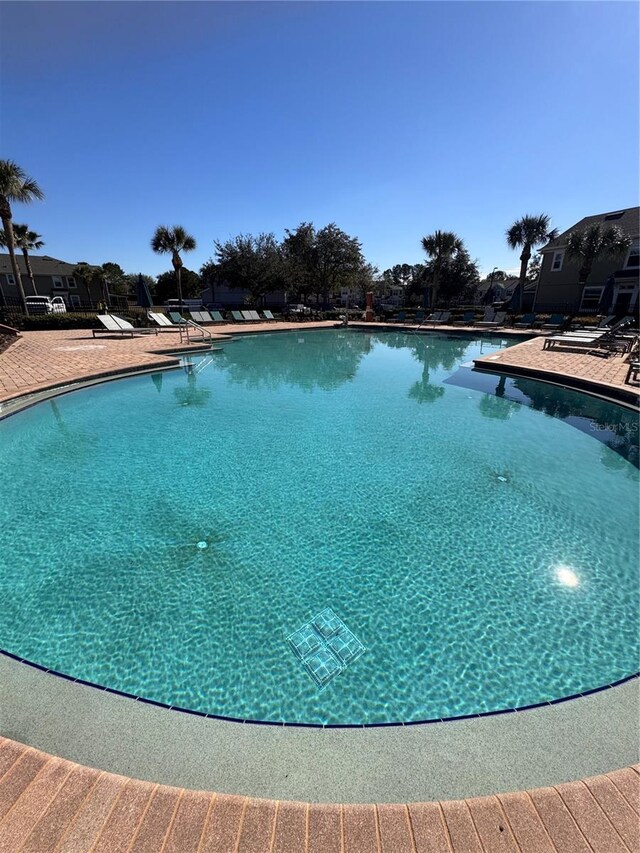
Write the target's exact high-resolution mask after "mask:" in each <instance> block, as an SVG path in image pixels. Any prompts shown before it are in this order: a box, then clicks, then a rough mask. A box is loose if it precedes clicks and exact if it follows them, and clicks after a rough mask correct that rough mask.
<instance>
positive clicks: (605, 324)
mask: <svg viewBox="0 0 640 853" xmlns="http://www.w3.org/2000/svg"><path fill="white" fill-rule="evenodd" d="M615 320H616V316H615V314H610V315H609V316H608V317H603V318H602V320H600V322H599V323H598V324H597V325H595V326H580V329H581V330H583V329H584V330H585V331H594V332H595V331H599V330H600V329H604V331H608V330H609V329H610V328H611V327H612V326H613V325H614V324H615Z"/></svg>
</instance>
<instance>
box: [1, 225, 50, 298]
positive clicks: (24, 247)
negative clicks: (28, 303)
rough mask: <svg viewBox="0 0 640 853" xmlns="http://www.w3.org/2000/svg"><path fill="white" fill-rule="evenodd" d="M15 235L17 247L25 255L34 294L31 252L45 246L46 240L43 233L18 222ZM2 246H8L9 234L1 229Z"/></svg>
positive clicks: (34, 284) (34, 285)
mask: <svg viewBox="0 0 640 853" xmlns="http://www.w3.org/2000/svg"><path fill="white" fill-rule="evenodd" d="M13 237H14V241H15V246H16V248H18V249H21V251H22V254H23V256H24V264H25V266H26V268H27V275H28V276H29V281H30V282H31V287H32V289H33V292H34V294H36V293H37V290H36V281H35V278H34V277H33V270H32V269H31V261H30V260H29V252H32V251H37V250H38V249H41V248H42V247H43V246H44V240H41V239H40V238H41V237H42V234H36V232H35V231H29V226H28V225H18V223H17V222H14V224H13ZM0 246H2V247H3V248H6V246H7V235H6V233H5V231H0Z"/></svg>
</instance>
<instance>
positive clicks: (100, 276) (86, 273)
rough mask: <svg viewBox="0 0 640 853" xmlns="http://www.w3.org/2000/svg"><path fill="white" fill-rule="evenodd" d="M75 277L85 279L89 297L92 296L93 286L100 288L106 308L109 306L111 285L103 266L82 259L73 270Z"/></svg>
mask: <svg viewBox="0 0 640 853" xmlns="http://www.w3.org/2000/svg"><path fill="white" fill-rule="evenodd" d="M73 277H74V278H80V279H82V281H84V283H85V286H86V288H87V292H88V293H89V297H91V288H92V287H93V288H95V289H96V290H99V291H100V293H102V301H103V303H104V305H105V308H108V307H109V305H110V301H111V300H110V299H109V285H108V283H107V276H106V273H105V271H104V269H103V267H100V266H95V265H92V264H88V263H87V262H86V261H80V263H79V264H77V266H76V268H75V269H74V271H73Z"/></svg>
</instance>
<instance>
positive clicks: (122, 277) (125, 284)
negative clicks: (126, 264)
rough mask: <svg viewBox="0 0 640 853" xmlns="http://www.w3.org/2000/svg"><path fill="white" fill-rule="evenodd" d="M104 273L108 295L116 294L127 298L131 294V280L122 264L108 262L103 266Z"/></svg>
mask: <svg viewBox="0 0 640 853" xmlns="http://www.w3.org/2000/svg"><path fill="white" fill-rule="evenodd" d="M102 271H103V273H104V278H105V282H106V285H107V292H108V293H115V294H117V295H118V296H126V295H127V294H128V293H129V280H128V277H127V275H126V274H125V271H124V270H123V269H122V267H121V266H120V264H116V263H114V262H113V261H106V263H104V264H102Z"/></svg>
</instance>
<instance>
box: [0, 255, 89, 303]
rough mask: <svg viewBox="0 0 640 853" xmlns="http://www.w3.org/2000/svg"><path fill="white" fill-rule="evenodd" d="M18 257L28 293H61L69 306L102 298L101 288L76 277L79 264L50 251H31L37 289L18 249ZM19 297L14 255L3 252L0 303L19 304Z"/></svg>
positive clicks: (42, 294) (51, 294) (38, 294)
mask: <svg viewBox="0 0 640 853" xmlns="http://www.w3.org/2000/svg"><path fill="white" fill-rule="evenodd" d="M16 261H17V264H18V269H19V271H20V278H21V279H22V287H23V289H24V293H25V296H61V297H62V298H63V299H64V301H65V304H66V306H67V308H69V309H70V310H73V309H74V308H82V307H95V306H97V305H98V304H99V303H100V302H101V301H102V298H103V297H102V293H101V292H100V289H99V288H96V287H92V288H91V287H87V285H86V284H85V282H84V281H83V280H82V279H79V278H74V275H73V271H74V269H75V268H76V266H77V264H70V263H68V262H67V261H61V260H59V259H58V258H52V257H50V256H49V255H29V263H30V264H31V269H32V271H33V278H34V281H35V287H36V289H35V293H34V291H33V286H32V284H31V281H30V279H29V275H28V273H27V266H26V264H25V261H24V257H23V255H22V253H21V252H17V253H16ZM19 299H20V295H19V292H18V286H17V284H16V281H15V278H14V275H13V269H12V267H11V257H10V256H9V254H8V253H7V254H5V253H2V254H0V304H3V305H17V304H18V302H19Z"/></svg>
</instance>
